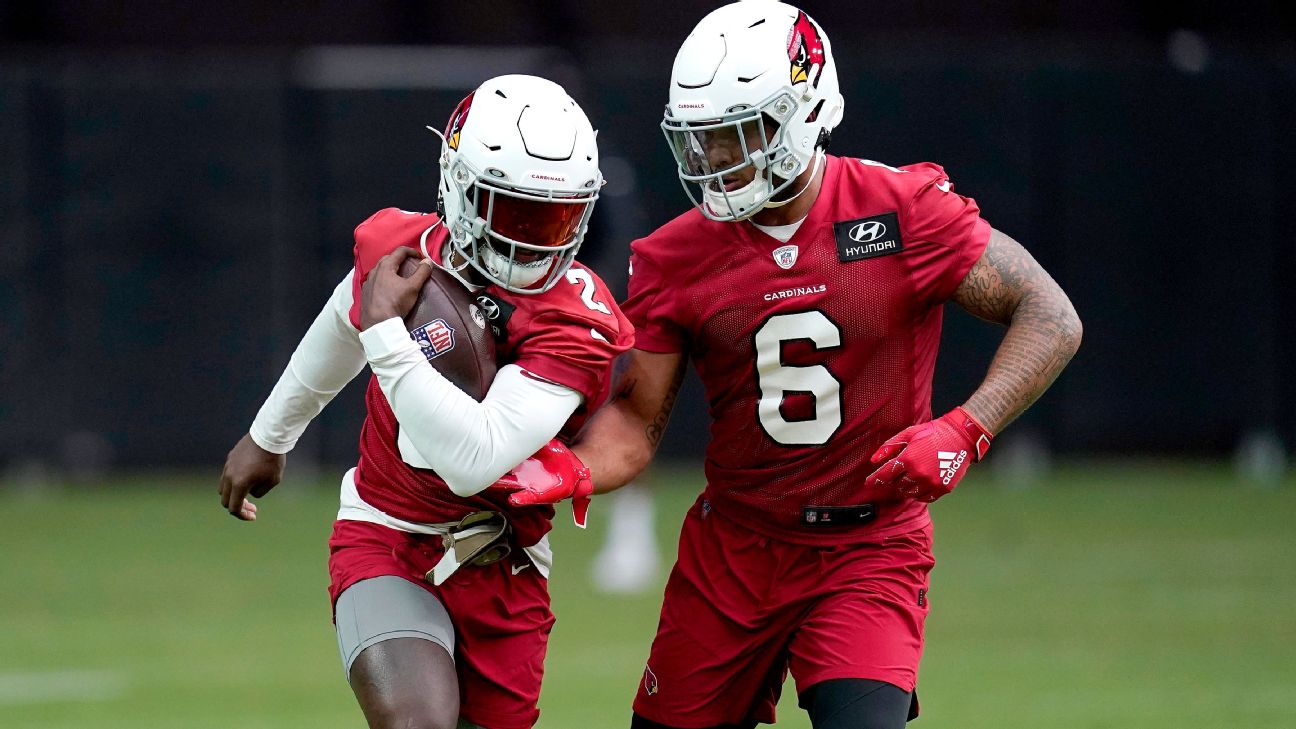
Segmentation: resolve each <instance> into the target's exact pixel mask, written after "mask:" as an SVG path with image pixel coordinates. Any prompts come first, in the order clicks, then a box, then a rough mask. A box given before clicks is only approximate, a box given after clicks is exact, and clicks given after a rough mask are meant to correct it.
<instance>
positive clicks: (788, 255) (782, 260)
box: [774, 246, 800, 271]
mask: <svg viewBox="0 0 1296 729" xmlns="http://www.w3.org/2000/svg"><path fill="white" fill-rule="evenodd" d="M799 251H800V248H798V247H797V246H780V247H779V248H775V249H774V262H775V263H777V264H778V266H779V268H781V269H783V270H784V271H786V270H787V269H789V268H792V267H793V266H795V265H796V262H797V253H798V252H799Z"/></svg>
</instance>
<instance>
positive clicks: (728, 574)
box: [522, 0, 1081, 729]
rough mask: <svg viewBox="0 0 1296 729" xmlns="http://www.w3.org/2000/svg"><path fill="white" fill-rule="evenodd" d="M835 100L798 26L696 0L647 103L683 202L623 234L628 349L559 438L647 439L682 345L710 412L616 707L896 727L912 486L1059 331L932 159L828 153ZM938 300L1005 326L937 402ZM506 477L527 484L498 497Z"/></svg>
mask: <svg viewBox="0 0 1296 729" xmlns="http://www.w3.org/2000/svg"><path fill="white" fill-rule="evenodd" d="M843 105H844V101H843V98H842V95H841V93H840V92H839V89H838V70H837V67H836V64H835V63H834V60H833V54H832V46H831V44H830V43H829V41H828V37H827V35H825V33H824V31H823V29H822V28H820V27H819V25H818V24H816V23H815V22H814V21H813V20H812V19H811V18H810V17H809V16H807V15H806V14H805V13H804V12H801V11H799V10H798V9H796V8H794V7H791V6H789V5H786V4H783V3H779V2H771V1H768V0H752V1H749V2H738V3H733V4H731V5H726V6H723V7H721V8H719V9H717V10H715V11H714V12H712V13H711V14H709V15H708V16H706V17H705V18H704V19H703V20H702V21H701V22H700V23H699V24H698V25H697V27H696V28H695V29H694V30H693V32H692V33H691V34H690V35H689V36H688V38H687V39H686V40H685V41H684V44H683V46H682V47H681V48H680V50H679V53H678V55H677V56H676V58H675V63H674V68H673V70H672V73H671V82H670V98H669V103H668V104H667V107H666V113H665V119H664V120H663V121H662V125H661V126H662V129H663V130H664V132H665V135H666V139H667V141H668V142H669V144H670V148H671V150H672V152H673V153H674V155H675V159H676V162H677V163H678V168H679V170H678V172H679V178H680V180H681V182H682V183H683V185H684V187H685V189H686V191H687V192H688V194H689V196H690V198H691V199H692V201H693V203H694V207H695V209H693V210H690V211H689V212H687V213H685V214H684V215H681V216H680V217H678V218H676V219H675V220H673V221H671V222H669V223H667V224H666V225H664V226H662V227H661V228H659V229H658V230H657V231H656V232H654V233H652V234H651V235H649V236H647V237H646V238H643V239H641V240H638V241H636V242H635V243H634V244H633V245H632V255H631V259H630V260H631V276H630V283H629V296H628V299H627V300H626V301H625V303H624V304H623V307H624V308H625V311H626V314H627V316H628V317H629V319H630V320H631V321H632V322H633V323H634V324H635V327H636V339H635V345H634V349H633V350H632V351H631V353H630V355H628V358H629V363H628V367H627V368H626V371H625V373H624V376H622V377H621V378H620V379H619V381H618V384H617V385H615V386H614V389H613V399H612V400H611V402H610V403H609V404H608V405H606V406H604V407H603V408H602V409H600V410H599V411H598V412H597V413H596V414H595V416H594V417H593V418H592V419H591V421H590V423H589V425H588V426H587V427H586V429H585V431H584V432H583V433H582V435H581V438H580V440H579V441H578V442H577V444H576V445H575V446H573V448H574V450H575V451H576V454H577V455H578V456H580V457H581V458H582V459H583V460H584V461H585V463H586V464H588V466H589V468H590V470H591V472H592V473H593V477H594V481H595V490H596V491H607V490H610V489H613V488H616V487H618V486H620V485H621V484H624V483H626V482H628V481H629V480H631V479H632V478H633V477H634V476H635V475H637V474H638V473H639V472H640V470H641V469H643V468H644V466H645V465H646V464H647V463H648V461H649V459H651V457H652V455H653V452H654V451H655V449H656V447H657V444H658V441H659V440H660V438H661V435H662V430H663V428H664V427H665V425H666V421H667V419H668V417H669V415H670V412H671V409H672V407H673V406H674V403H675V398H676V395H677V393H678V391H679V388H680V382H681V377H682V376H683V373H684V368H685V366H686V364H687V362H688V361H689V360H692V363H693V366H694V367H695V368H696V369H697V372H698V373H699V374H700V375H701V379H702V381H703V384H704V386H705V388H706V391H707V398H708V406H709V411H710V413H711V416H712V418H713V422H712V424H711V434H712V440H711V443H710V445H709V448H708V450H707V458H706V480H707V483H706V487H705V490H704V491H703V493H702V494H701V495H700V496H699V498H698V500H697V502H696V503H695V504H694V506H693V508H692V509H691V510H690V511H689V513H688V515H687V517H686V520H685V523H684V527H683V533H682V536H681V539H680V545H679V557H678V561H677V563H676V564H675V567H674V569H673V571H672V573H671V575H670V578H669V582H668V583H667V586H666V592H665V598H664V604H663V606H662V612H661V619H660V624H659V628H658V632H657V637H656V639H655V640H654V642H653V646H652V651H651V654H650V657H649V659H648V665H647V669H646V670H645V671H644V674H643V681H642V683H641V684H640V686H639V690H638V695H637V696H636V698H635V702H634V718H633V722H632V726H633V727H636V728H637V729H662V728H664V727H665V728H669V727H751V726H754V725H755V724H756V723H758V722H771V723H772V722H773V721H774V706H775V703H776V700H777V698H778V695H779V692H780V690H781V687H782V685H783V681H784V678H785V676H786V675H787V673H788V671H789V670H790V672H791V674H792V676H793V677H794V678H795V680H796V686H797V690H798V692H799V698H800V705H801V706H802V707H803V708H805V709H806V710H807V711H808V712H809V715H810V719H811V722H812V723H813V725H814V726H815V728H816V729H845V728H847V727H849V728H850V729H859V728H860V727H869V728H870V729H877V728H883V727H891V728H894V727H901V726H903V725H904V724H905V722H906V720H907V719H908V718H911V717H913V716H915V715H916V714H917V711H918V702H917V696H916V693H915V685H916V682H917V679H918V663H919V658H920V656H921V653H922V648H923V624H924V620H925V619H926V617H927V612H928V609H929V608H930V604H931V602H930V599H929V596H928V592H927V590H928V573H929V571H930V570H931V568H932V565H933V558H932V550H931V539H932V527H931V519H930V517H929V516H928V504H929V503H930V502H932V501H935V500H936V499H937V498H939V497H941V496H942V495H944V494H947V493H949V492H950V491H951V490H952V489H953V488H954V487H955V486H957V485H958V483H959V480H960V479H962V478H963V476H964V475H965V474H966V473H967V471H968V469H969V468H971V467H972V464H974V463H976V462H978V461H980V460H981V459H982V458H984V457H985V455H986V451H987V449H988V448H989V447H990V443H991V441H992V439H993V438H994V436H995V434H997V433H999V432H1000V431H1001V430H1002V429H1003V428H1004V427H1005V426H1006V425H1008V423H1009V422H1011V421H1012V420H1013V419H1014V418H1016V417H1017V416H1018V415H1019V414H1021V412H1022V411H1023V410H1025V409H1026V408H1027V407H1028V406H1029V405H1030V404H1031V403H1032V402H1033V401H1034V400H1035V399H1036V398H1038V397H1039V396H1040V395H1041V394H1042V393H1043V392H1044V390H1045V389H1047V388H1048V386H1049V385H1050V384H1051V383H1052V382H1053V380H1054V379H1055V378H1056V377H1057V376H1058V374H1059V373H1060V372H1061V371H1062V369H1063V368H1064V367H1065V366H1066V364H1067V362H1068V361H1069V360H1070V359H1071V357H1072V355H1073V354H1074V353H1075V352H1076V349H1077V348H1078V346H1079V344H1080V338H1081V325H1080V320H1079V319H1078V317H1077V316H1076V313H1075V310H1074V309H1073V308H1072V306H1071V303H1070V301H1068V299H1067V296H1066V295H1065V294H1064V293H1063V291H1062V289H1061V288H1059V286H1058V285H1057V284H1056V283H1055V282H1054V281H1053V279H1052V278H1050V276H1049V275H1048V273H1046V272H1045V271H1044V269H1043V268H1041V267H1040V266H1039V264H1038V263H1036V262H1035V260H1034V259H1033V258H1032V257H1031V255H1030V254H1029V253H1027V252H1026V250H1024V249H1023V248H1022V246H1020V245H1019V244H1018V243H1017V242H1015V241H1014V240H1013V239H1012V238H1010V237H1009V236H1007V235H1005V234H1004V233H1001V232H999V231H997V230H995V229H993V228H992V227H991V226H990V224H989V223H987V222H986V221H985V220H984V219H983V218H982V216H981V213H980V209H979V208H978V206H977V204H976V203H975V202H973V200H972V199H970V198H968V197H965V196H963V195H961V194H960V193H959V192H958V191H956V190H955V189H954V185H953V183H952V182H951V181H950V178H949V177H948V176H947V175H946V173H945V171H944V170H943V169H941V168H940V167H939V166H937V165H934V164H930V163H921V164H914V165H908V166H903V167H892V166H889V165H886V164H882V163H880V162H874V161H870V160H866V159H858V158H854V157H844V156H842V157H839V156H833V155H829V154H828V153H827V149H828V145H829V141H830V139H831V135H832V131H833V128H834V127H836V126H837V124H838V122H839V121H840V120H841V118H842V113H843V110H844V108H843ZM946 301H954V302H956V303H957V304H958V305H960V306H962V307H963V308H964V309H966V310H967V311H969V312H971V313H973V314H975V315H977V316H979V317H981V318H983V319H987V320H990V321H993V322H998V323H1000V324H1003V325H1006V326H1007V331H1006V334H1005V336H1004V339H1003V341H1002V343H1001V345H1000V346H999V349H998V352H997V354H996V355H995V357H994V359H993V361H992V362H991V364H990V367H989V371H988V372H987V374H986V376H985V379H984V381H983V382H982V384H981V385H980V386H979V387H978V388H977V389H976V391H975V392H973V393H972V395H971V397H969V398H968V399H967V401H966V402H964V403H963V405H962V406H960V407H956V408H954V409H953V410H952V411H950V412H948V413H945V414H943V415H941V416H940V417H937V418H935V419H933V418H932V412H931V385H932V372H933V367H934V365H935V361H936V351H937V346H938V343H939V339H940V330H941V312H942V307H943V304H944V303H945V302H946ZM522 498H527V497H522Z"/></svg>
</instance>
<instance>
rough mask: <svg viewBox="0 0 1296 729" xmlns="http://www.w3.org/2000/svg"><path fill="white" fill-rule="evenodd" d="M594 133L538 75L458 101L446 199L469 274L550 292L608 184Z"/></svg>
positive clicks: (448, 150)
mask: <svg viewBox="0 0 1296 729" xmlns="http://www.w3.org/2000/svg"><path fill="white" fill-rule="evenodd" d="M433 131H436V130H435V129H434V130H433ZM595 136H596V134H595V132H594V129H593V127H591V126H590V122H589V119H588V118H587V117H586V116H585V112H583V111H581V108H580V107H579V106H577V104H576V102H575V101H572V99H571V97H570V96H568V95H567V92H566V91H564V90H563V88H562V87H561V86H559V85H558V84H556V83H554V82H552V81H547V80H545V79H542V78H538V77H535V76H522V75H510V76H499V77H496V78H493V79H491V80H489V81H487V82H485V83H483V84H482V85H481V86H479V87H478V88H477V90H476V91H474V92H473V93H471V94H469V95H468V97H467V98H465V99H464V100H463V101H461V102H459V106H458V107H457V108H456V109H455V111H454V114H452V115H451V116H450V122H449V123H448V124H447V125H446V131H445V134H444V135H443V136H442V143H441V160H440V165H441V187H440V190H439V196H440V208H441V210H440V212H441V215H442V217H443V218H444V219H445V224H446V227H447V229H448V230H449V231H450V243H451V245H452V246H453V247H454V249H455V250H456V251H458V252H459V254H460V256H461V257H462V258H463V259H464V261H463V262H462V263H461V267H462V266H463V265H472V267H473V268H475V269H477V271H479V272H480V273H481V274H482V275H483V276H485V277H486V278H487V279H488V280H490V281H491V282H492V283H494V284H496V285H498V286H500V287H502V288H505V289H507V290H509V291H513V292H516V293H524V294H531V293H540V292H543V291H547V290H549V289H550V288H552V287H553V285H554V284H556V283H557V282H558V280H559V279H561V278H562V277H563V275H564V274H566V273H567V269H568V268H570V267H571V264H572V261H573V260H575V258H576V251H577V250H578V249H579V248H580V244H581V241H582V240H584V238H585V231H586V229H587V228H588V226H589V219H590V213H592V212H593V211H594V202H595V201H596V200H598V196H599V189H600V188H602V186H603V175H602V174H601V173H600V172H599V166H598V145H597V143H596V142H595Z"/></svg>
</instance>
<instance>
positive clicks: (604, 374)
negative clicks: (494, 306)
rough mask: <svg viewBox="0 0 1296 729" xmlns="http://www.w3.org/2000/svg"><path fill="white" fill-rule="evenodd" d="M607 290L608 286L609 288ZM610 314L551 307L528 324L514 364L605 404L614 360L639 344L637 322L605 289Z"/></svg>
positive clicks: (589, 400)
mask: <svg viewBox="0 0 1296 729" xmlns="http://www.w3.org/2000/svg"><path fill="white" fill-rule="evenodd" d="M604 292H606V289H604ZM605 300H606V301H607V302H609V303H608V304H606V306H607V308H608V310H609V313H607V314H603V313H600V312H591V315H589V316H587V315H585V314H584V313H583V312H574V311H572V310H571V309H570V308H569V307H556V308H551V309H546V310H545V311H543V312H541V313H539V314H538V315H536V316H535V317H534V318H533V319H532V320H531V321H530V322H529V323H528V324H527V335H526V338H525V340H524V341H523V342H522V343H521V345H520V346H519V348H518V351H517V355H516V358H515V359H514V361H513V364H516V365H517V366H518V367H521V368H522V369H523V371H524V372H526V373H527V375H529V376H531V377H537V378H540V379H542V380H546V381H548V382H553V383H555V384H558V385H563V386H565V387H569V388H571V389H573V390H575V391H576V392H578V393H580V395H581V397H582V398H584V401H585V406H586V407H587V408H590V409H593V408H596V407H598V406H599V405H601V404H602V402H603V400H604V398H605V397H606V395H607V390H608V387H609V385H610V380H611V372H612V363H613V362H614V361H615V360H616V358H617V356H618V355H620V354H621V353H622V352H624V351H626V350H627V349H629V348H630V346H631V345H632V344H633V343H634V341H635V340H634V327H633V326H632V325H631V324H630V322H629V321H628V320H627V319H626V318H625V315H624V314H622V312H621V310H620V309H619V308H618V307H617V306H616V305H615V304H613V303H611V301H612V299H611V297H610V296H607V295H606V293H605Z"/></svg>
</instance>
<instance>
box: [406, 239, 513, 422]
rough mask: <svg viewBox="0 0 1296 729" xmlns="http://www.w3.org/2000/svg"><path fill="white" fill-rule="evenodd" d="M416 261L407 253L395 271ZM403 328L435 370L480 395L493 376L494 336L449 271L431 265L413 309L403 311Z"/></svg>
mask: <svg viewBox="0 0 1296 729" xmlns="http://www.w3.org/2000/svg"><path fill="white" fill-rule="evenodd" d="M418 265H419V259H418V258H407V259H405V261H404V262H403V263H402V264H401V268H400V275H402V276H409V275H410V274H412V273H414V269H415V268H416V267H417V266H418ZM405 328H406V329H408V330H409V333H410V337H411V338H412V339H413V340H414V341H415V342H417V343H418V345H419V347H420V348H422V350H423V354H424V355H426V356H427V358H428V361H429V362H431V363H432V366H433V367H435V368H436V370H437V371H438V372H440V373H441V374H442V375H444V376H445V378H446V379H447V380H450V381H451V382H453V383H454V384H455V385H456V386H457V387H458V388H459V389H460V390H463V391H464V392H466V393H468V394H469V395H471V396H472V397H473V398H475V399H476V400H479V401H480V400H481V399H482V398H483V397H485V396H486V390H487V389H489V388H490V384H491V380H493V379H495V370H496V364H495V338H494V337H493V336H492V334H491V330H490V327H489V326H487V323H486V317H485V315H484V314H483V313H482V310H481V307H479V306H477V304H476V302H475V301H474V298H473V296H472V295H471V294H470V293H469V292H468V290H467V289H466V288H464V285H463V284H462V283H460V282H459V281H458V279H456V278H455V277H454V275H453V274H451V273H450V272H449V271H446V270H445V269H443V268H441V267H440V266H433V267H432V275H431V276H430V277H428V280H427V283H426V284H424V285H423V290H422V291H420V292H419V296H418V299H417V300H416V301H415V302H414V308H412V309H410V312H409V313H408V314H406V315H405Z"/></svg>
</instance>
